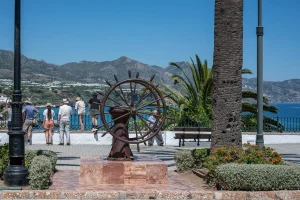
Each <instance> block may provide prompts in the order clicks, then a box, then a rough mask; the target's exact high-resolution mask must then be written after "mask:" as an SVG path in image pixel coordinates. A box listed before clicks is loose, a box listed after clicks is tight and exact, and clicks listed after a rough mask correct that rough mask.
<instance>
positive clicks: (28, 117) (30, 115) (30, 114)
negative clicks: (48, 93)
mask: <svg viewBox="0 0 300 200" xmlns="http://www.w3.org/2000/svg"><path fill="white" fill-rule="evenodd" d="M34 113H36V114H35V115H34ZM22 115H23V122H24V124H23V130H24V131H25V132H26V133H27V142H28V143H29V144H30V145H31V142H30V140H31V134H32V127H33V124H34V120H35V119H36V117H37V116H38V115H39V110H38V109H36V108H35V107H34V106H33V105H32V103H31V101H30V99H26V100H25V106H24V108H23V110H22Z"/></svg>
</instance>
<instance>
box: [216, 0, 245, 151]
mask: <svg viewBox="0 0 300 200" xmlns="http://www.w3.org/2000/svg"><path fill="white" fill-rule="evenodd" d="M214 16H215V18H214V58H213V65H214V71H213V92H212V99H213V122H212V138H211V147H218V146H223V145H228V146H241V145H242V132H241V125H242V124H241V111H242V110H241V109H242V106H241V105H242V65H243V0H215V13H214Z"/></svg>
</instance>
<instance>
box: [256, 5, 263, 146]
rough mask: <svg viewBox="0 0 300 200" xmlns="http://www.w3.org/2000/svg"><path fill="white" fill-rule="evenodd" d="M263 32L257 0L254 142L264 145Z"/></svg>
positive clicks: (260, 9) (260, 8)
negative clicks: (255, 130)
mask: <svg viewBox="0 0 300 200" xmlns="http://www.w3.org/2000/svg"><path fill="white" fill-rule="evenodd" d="M263 34H264V28H263V27H262V0H258V26H257V27H256V36H257V134H256V144H257V145H258V146H259V147H263V146H264V134H263Z"/></svg>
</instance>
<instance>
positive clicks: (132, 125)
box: [128, 120, 147, 133]
mask: <svg viewBox="0 0 300 200" xmlns="http://www.w3.org/2000/svg"><path fill="white" fill-rule="evenodd" d="M136 126H137V127H136ZM136 126H135V123H134V121H131V122H129V124H128V127H130V128H129V130H132V131H138V133H139V131H144V130H147V126H146V125H145V123H144V122H143V121H142V120H136Z"/></svg>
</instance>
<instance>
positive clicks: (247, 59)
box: [0, 0, 300, 81]
mask: <svg viewBox="0 0 300 200" xmlns="http://www.w3.org/2000/svg"><path fill="white" fill-rule="evenodd" d="M21 1H22V14H21V16H22V27H21V31H22V32H21V33H22V53H23V54H24V55H26V56H27V57H30V58H35V59H38V60H41V59H43V60H45V61H46V62H50V63H55V64H64V63H67V62H73V61H75V62H79V61H81V60H88V61H106V60H115V59H117V58H119V57H120V56H128V57H130V58H132V59H135V60H138V61H140V62H143V63H146V64H150V65H158V66H162V67H166V66H168V63H169V62H170V61H188V60H189V58H190V57H193V58H194V55H195V54H198V55H199V56H200V58H201V59H207V60H208V62H209V64H212V57H213V24H214V21H213V17H214V13H213V12H214V1H213V0H184V1H183V0H127V1H124V0H109V1H108V0H106V1H104V0H21ZM0 3H1V4H0V49H6V50H13V20H14V1H13V0H1V2H0ZM299 7H300V1H299V0H288V1H283V0H263V26H264V28H265V34H264V80H267V81H281V80H286V79H292V78H299V75H298V74H300V59H299V52H300V20H298V19H299V18H300V12H299ZM256 26H257V0H244V64H243V66H244V67H247V68H250V69H251V70H253V72H254V73H256V34H255V28H256ZM255 76H256V75H255V74H254V75H253V76H251V77H255Z"/></svg>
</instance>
